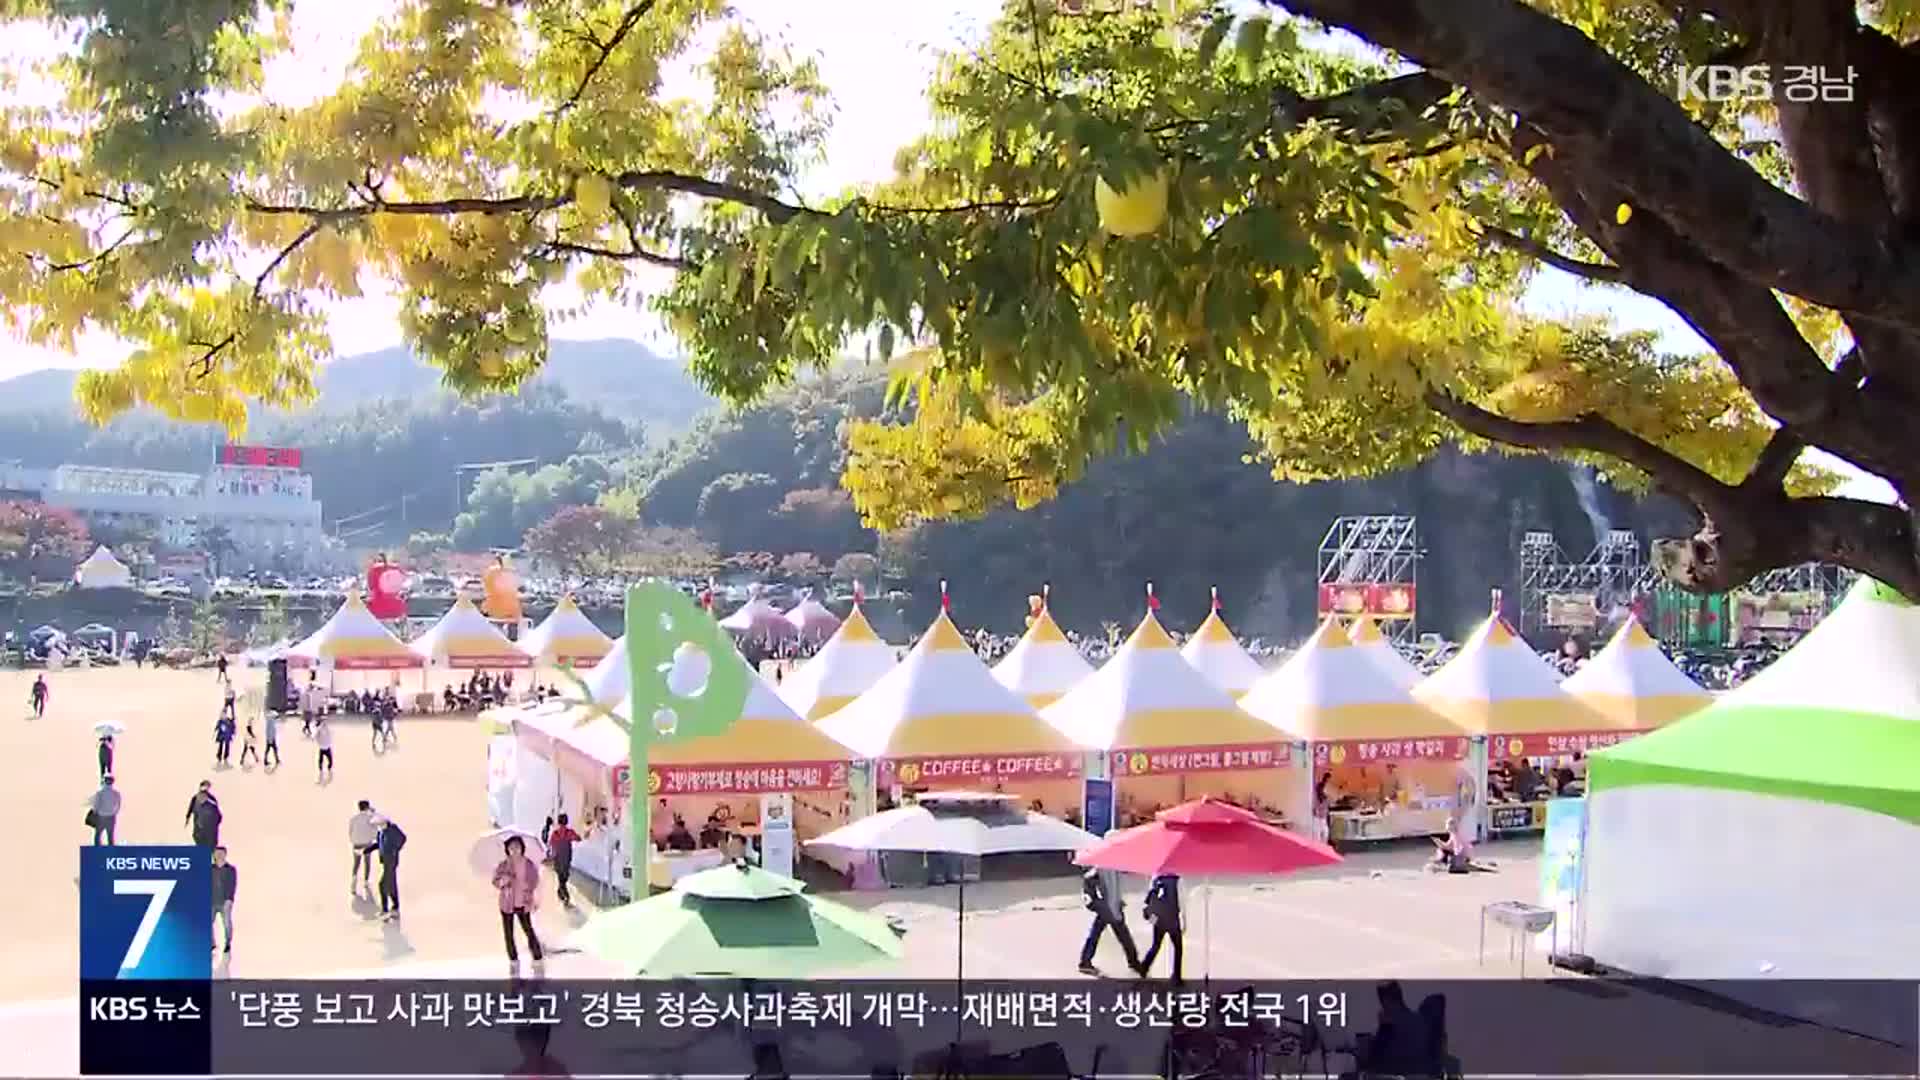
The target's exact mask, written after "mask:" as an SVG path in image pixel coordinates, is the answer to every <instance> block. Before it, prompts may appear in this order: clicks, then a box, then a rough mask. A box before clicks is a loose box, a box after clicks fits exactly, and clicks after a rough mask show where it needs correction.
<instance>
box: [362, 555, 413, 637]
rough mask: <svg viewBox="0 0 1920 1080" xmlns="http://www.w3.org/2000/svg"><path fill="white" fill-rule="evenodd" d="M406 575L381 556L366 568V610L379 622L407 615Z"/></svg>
mask: <svg viewBox="0 0 1920 1080" xmlns="http://www.w3.org/2000/svg"><path fill="white" fill-rule="evenodd" d="M406 589H407V574H406V571H404V570H402V569H400V568H399V567H397V566H395V565H393V564H392V563H390V562H388V561H387V560H386V557H385V556H384V555H383V556H381V557H380V558H378V559H376V560H375V561H374V563H373V565H372V566H369V567H368V568H367V610H368V611H370V612H372V613H373V617H374V618H376V619H379V620H380V621H381V622H387V621H389V620H392V619H402V618H405V617H406V614H407V598H406Z"/></svg>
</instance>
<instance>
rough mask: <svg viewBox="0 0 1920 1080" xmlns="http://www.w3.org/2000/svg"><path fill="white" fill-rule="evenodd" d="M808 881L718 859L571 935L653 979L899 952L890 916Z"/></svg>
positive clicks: (893, 956) (751, 973)
mask: <svg viewBox="0 0 1920 1080" xmlns="http://www.w3.org/2000/svg"><path fill="white" fill-rule="evenodd" d="M805 888H806V886H805V885H802V884H801V883H800V882H798V881H795V880H793V879H792V878H787V877H781V876H780V875H778V874H773V873H769V872H767V871H765V870H762V869H760V868H759V867H756V866H750V865H748V864H746V863H745V862H739V863H734V864H731V865H728V866H718V867H714V868H713V869H711V870H702V871H700V872H699V873H696V874H689V875H687V876H686V877H684V878H681V879H680V880H679V881H677V882H675V883H674V886H673V889H672V890H671V891H668V892H664V893H661V894H660V895H658V896H654V897H651V898H649V899H646V900H641V901H638V902H636V903H632V904H628V905H626V906H625V907H620V908H615V909H614V910H611V911H606V912H602V913H601V914H598V915H595V916H594V917H593V918H592V919H590V920H589V921H588V922H587V924H586V925H585V926H583V927H581V928H580V930H579V931H578V932H577V933H576V934H575V935H574V938H573V943H574V944H575V945H576V946H578V947H579V948H581V949H582V950H584V951H586V952H587V953H590V954H591V955H593V956H596V957H598V958H599V959H601V960H605V961H607V962H609V963H614V964H618V965H620V966H621V967H623V968H628V969H632V970H634V971H636V972H637V973H639V974H641V975H645V976H649V977H652V978H659V979H684V978H697V977H701V976H719V977H732V978H738V979H803V978H808V977H810V976H812V975H815V974H818V973H820V972H827V971H839V970H841V969H844V968H850V967H855V966H857V965H861V964H870V963H875V962H878V961H881V960H898V959H900V957H901V955H902V953H903V952H904V951H905V950H904V949H903V947H902V945H901V942H900V932H899V931H897V930H895V929H894V928H893V926H892V925H891V924H889V923H888V922H887V920H885V919H882V918H880V917H878V916H875V915H868V914H866V913H865V912H861V911H855V910H853V909H852V908H850V907H847V906H846V905H844V904H837V903H834V902H833V901H831V900H822V899H820V898H818V897H813V896H807V895H804V892H803V890H805Z"/></svg>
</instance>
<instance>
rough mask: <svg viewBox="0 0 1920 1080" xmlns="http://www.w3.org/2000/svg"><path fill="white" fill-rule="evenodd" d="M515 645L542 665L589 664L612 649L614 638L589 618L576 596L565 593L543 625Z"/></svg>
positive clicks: (572, 665) (596, 661)
mask: <svg viewBox="0 0 1920 1080" xmlns="http://www.w3.org/2000/svg"><path fill="white" fill-rule="evenodd" d="M516 647H517V648H518V649H519V650H520V651H521V652H522V653H524V654H525V655H526V656H528V657H529V658H530V659H532V661H533V662H534V663H535V664H538V665H540V666H542V667H575V668H578V667H586V666H588V665H591V664H597V663H599V662H600V660H601V659H602V658H604V657H605V656H606V655H607V654H608V653H609V652H611V651H612V650H613V639H612V638H610V637H608V636H607V635H606V633H605V632H604V631H602V630H601V629H600V628H599V627H598V626H595V625H594V624H593V620H592V619H589V618H587V614H586V612H584V611H581V610H580V605H579V604H577V603H575V602H574V599H573V597H571V596H563V597H561V598H560V602H559V603H558V604H556V605H554V608H553V611H552V613H550V614H549V615H548V616H547V617H546V618H544V619H542V620H540V625H538V626H536V627H534V628H533V629H532V630H531V631H528V633H527V635H526V636H525V637H523V638H521V639H520V640H519V641H518V642H517V643H516Z"/></svg>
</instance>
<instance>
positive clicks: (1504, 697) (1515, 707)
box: [1413, 613, 1626, 759]
mask: <svg viewBox="0 0 1920 1080" xmlns="http://www.w3.org/2000/svg"><path fill="white" fill-rule="evenodd" d="M1413 697H1414V699H1415V700H1416V701H1419V702H1421V703H1422V704H1425V705H1427V706H1428V707H1429V708H1432V709H1433V710H1434V711H1436V712H1438V713H1440V714H1441V715H1442V716H1445V717H1446V718H1447V719H1449V720H1452V721H1453V722H1454V723H1456V724H1458V725H1460V726H1461V727H1462V728H1465V729H1466V730H1467V731H1469V732H1471V733H1473V734H1475V735H1484V736H1486V737H1487V755H1488V757H1489V758H1493V759H1498V758H1523V757H1558V756H1561V755H1563V754H1566V753H1569V752H1571V751H1572V750H1573V749H1584V748H1585V747H1586V745H1587V744H1588V743H1589V741H1590V740H1591V741H1592V742H1593V743H1594V744H1595V745H1605V744H1606V743H1608V742H1610V741H1612V740H1613V739H1615V738H1617V737H1618V736H1620V735H1622V734H1624V733H1625V731H1626V728H1625V727H1624V725H1622V724H1620V723H1618V722H1616V721H1614V720H1612V719H1610V718H1608V717H1606V716H1603V715H1602V714H1600V713H1597V712H1595V711H1594V710H1593V709H1591V708H1589V707H1588V706H1586V705H1584V704H1582V703H1580V702H1578V701H1575V700H1574V699H1573V698H1571V697H1569V696H1568V695H1567V694H1566V692H1565V691H1563V690H1562V689H1561V688H1560V674H1559V672H1557V671H1555V670H1554V669H1553V667H1552V666H1551V665H1550V664H1548V663H1547V662H1546V661H1545V660H1544V659H1542V658H1541V657H1540V655H1539V654H1538V653H1536V652H1534V651H1533V648H1532V646H1529V645H1528V644H1527V643H1526V642H1525V641H1523V640H1521V638H1520V636H1519V635H1518V634H1515V633H1514V632H1513V628H1512V627H1510V626H1508V625H1507V622H1506V620H1505V619H1503V618H1501V617H1500V616H1499V615H1498V614H1497V613H1496V614H1494V615H1491V616H1489V617H1488V618H1487V620H1486V621H1485V622H1483V623H1481V624H1480V626H1479V628H1478V629H1476V630H1475V631H1474V632H1473V634H1472V635H1471V636H1470V637H1468V638H1467V642H1466V644H1465V645H1463V646H1461V648H1460V653H1459V655H1457V656H1455V657H1454V658H1453V659H1452V660H1449V661H1447V663H1446V664H1445V665H1444V666H1443V667H1441V668H1440V670H1438V671H1436V672H1434V673H1433V674H1432V675H1429V676H1428V677H1427V678H1426V679H1424V680H1422V681H1421V683H1420V685H1418V686H1416V687H1414V688H1413ZM1576 744H1578V745H1576Z"/></svg>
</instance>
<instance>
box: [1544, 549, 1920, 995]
mask: <svg viewBox="0 0 1920 1080" xmlns="http://www.w3.org/2000/svg"><path fill="white" fill-rule="evenodd" d="M1916 671H1920V611H1917V610H1916V609H1915V608H1914V606H1913V605H1912V604H1910V603H1909V602H1908V601H1906V600H1905V599H1904V598H1902V597H1901V596H1899V595H1898V594H1896V593H1894V592H1893V591H1892V590H1890V589H1888V588H1886V587H1884V586H1882V585H1880V584H1879V583H1877V582H1874V581H1871V580H1866V579H1862V580H1861V581H1859V582H1858V583H1857V584H1856V585H1855V586H1854V588H1853V590H1852V591H1851V592H1850V593H1849V594H1848V596H1847V598H1846V599H1845V600H1844V601H1843V602H1842V603H1841V605H1840V606H1839V607H1838V608H1837V609H1836V610H1835V611H1834V613H1833V614H1832V615H1830V616H1828V617H1827V618H1826V620H1825V621H1823V622H1821V623H1820V624H1819V625H1818V626H1817V627H1815V628H1814V629H1813V630H1812V631H1811V632H1809V633H1808V634H1807V635H1806V637H1805V638H1803V639H1802V640H1801V641H1800V643H1799V644H1798V645H1797V646H1795V647H1794V648H1793V649H1792V650H1791V651H1789V652H1788V653H1787V654H1786V655H1784V656H1783V657H1781V658H1780V659H1779V660H1777V661H1775V662H1774V663H1773V664H1772V665H1771V666H1770V667H1768V668H1767V669H1766V670H1764V671H1762V672H1761V673H1759V674H1758V675H1756V676H1754V677H1753V678H1752V679H1749V680H1748V681H1747V682H1745V683H1744V684H1742V685H1741V686H1739V687H1738V688H1736V689H1734V690H1732V691H1730V692H1728V693H1726V694H1724V695H1721V696H1720V697H1719V698H1718V699H1717V700H1716V701H1715V702H1714V703H1713V704H1712V705H1710V706H1708V707H1707V708H1706V709H1704V710H1701V711H1700V712H1697V713H1695V714H1693V715H1692V716H1688V717H1685V718H1683V719H1680V720H1678V721H1675V722H1674V723H1672V724H1671V725H1669V726H1667V727H1664V728H1662V729H1660V730H1658V731H1655V732H1652V733H1651V734H1647V735H1642V736H1639V737H1636V738H1634V739H1632V740H1629V741H1628V742H1626V743H1624V744H1622V745H1620V746H1616V747H1612V748H1610V749H1606V750H1602V751H1600V752H1598V753H1596V754H1595V755H1594V756H1593V760H1592V764H1591V766H1590V769H1589V781H1590V784H1591V791H1590V794H1589V795H1588V797H1587V799H1586V802H1587V807H1586V829H1585V841H1584V852H1583V866H1582V870H1581V877H1582V883H1581V889H1580V892H1579V894H1578V898H1577V901H1576V904H1577V910H1576V917H1575V920H1574V925H1575V927H1576V933H1575V940H1574V951H1576V952H1580V953H1584V954H1587V955H1590V956H1592V957H1593V958H1594V959H1595V960H1596V961H1598V962H1600V963H1602V964H1606V965H1609V966H1612V967H1617V968H1620V969H1622V970H1625V971H1628V972H1632V973H1635V974H1639V975H1645V976H1651V977H1660V978H1668V979H1741V980H1749V981H1752V980H1763V979H1764V980H1814V979H1824V980H1833V979H1912V978H1913V974H1914V970H1915V957H1920V919H1917V918H1915V917H1914V898H1915V897H1916V896H1920V680H1916V678H1915V675H1914V673H1915V672H1916ZM1903 1007H1904V1008H1905V1009H1906V1010H1907V1011H1906V1026H1907V1030H1908V1031H1911V1024H1912V1011H1911V1010H1912V1008H1913V1006H1912V1001H1911V998H1909V999H1908V1000H1907V1001H1906V1003H1905V1005H1904V1006H1903ZM1854 1030H1863V1029H1861V1028H1858V1027H1856V1028H1854Z"/></svg>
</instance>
